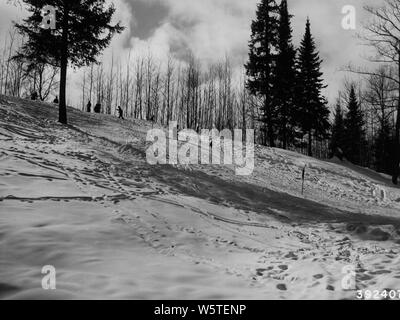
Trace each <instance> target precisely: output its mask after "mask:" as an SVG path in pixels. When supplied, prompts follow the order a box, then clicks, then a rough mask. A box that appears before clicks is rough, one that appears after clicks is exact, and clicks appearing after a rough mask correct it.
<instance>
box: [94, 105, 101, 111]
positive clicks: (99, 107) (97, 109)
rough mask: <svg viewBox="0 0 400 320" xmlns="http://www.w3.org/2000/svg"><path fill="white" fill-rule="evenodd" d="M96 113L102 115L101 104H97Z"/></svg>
mask: <svg viewBox="0 0 400 320" xmlns="http://www.w3.org/2000/svg"><path fill="white" fill-rule="evenodd" d="M94 112H95V113H100V112H101V104H100V103H97V104H96V106H95V107H94Z"/></svg>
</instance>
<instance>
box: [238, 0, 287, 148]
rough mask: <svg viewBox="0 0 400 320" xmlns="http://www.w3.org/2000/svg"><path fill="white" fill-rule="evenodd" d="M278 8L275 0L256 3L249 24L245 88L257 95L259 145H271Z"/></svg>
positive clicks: (273, 134) (273, 123)
mask: <svg viewBox="0 0 400 320" xmlns="http://www.w3.org/2000/svg"><path fill="white" fill-rule="evenodd" d="M278 11H279V7H278V5H277V4H276V2H275V0H261V3H259V4H258V5H257V12H256V20H254V21H253V22H252V25H251V39H250V42H249V49H250V52H249V61H248V63H247V64H246V65H245V67H246V73H247V88H248V89H249V91H250V93H251V94H252V95H254V96H257V97H259V98H261V100H262V107H261V119H260V120H261V122H262V123H263V128H262V131H263V132H262V136H263V144H264V145H267V140H268V142H269V145H270V146H271V147H274V146H275V107H274V101H273V83H274V66H275V64H276V47H277V45H278V39H277V32H278V16H277V14H278Z"/></svg>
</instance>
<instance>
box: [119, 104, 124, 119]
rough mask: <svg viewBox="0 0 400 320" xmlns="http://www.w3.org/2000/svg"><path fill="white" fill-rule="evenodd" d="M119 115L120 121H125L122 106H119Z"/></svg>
mask: <svg viewBox="0 0 400 320" xmlns="http://www.w3.org/2000/svg"><path fill="white" fill-rule="evenodd" d="M118 114H119V116H118V119H122V120H125V119H124V110H122V108H121V106H118Z"/></svg>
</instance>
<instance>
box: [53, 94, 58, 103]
mask: <svg viewBox="0 0 400 320" xmlns="http://www.w3.org/2000/svg"><path fill="white" fill-rule="evenodd" d="M53 103H54V104H58V103H59V101H58V96H56V98H55V99H54V101H53Z"/></svg>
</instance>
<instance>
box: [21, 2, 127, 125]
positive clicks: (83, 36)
mask: <svg viewBox="0 0 400 320" xmlns="http://www.w3.org/2000/svg"><path fill="white" fill-rule="evenodd" d="M22 1H23V2H24V3H25V4H26V5H27V9H28V11H29V12H30V16H29V17H28V18H26V19H25V20H24V21H23V23H22V24H16V28H17V29H18V30H19V32H20V33H21V34H22V35H23V36H25V37H26V42H25V43H24V45H23V46H22V48H21V50H20V52H19V53H18V56H19V57H20V58H24V59H26V60H28V61H32V62H33V63H36V62H40V63H45V64H49V65H53V66H56V67H59V68H60V93H59V98H60V99H59V121H60V122H61V123H63V124H67V108H66V85H67V70H68V67H69V66H73V67H83V66H87V65H90V64H92V63H96V62H97V60H96V58H97V56H98V55H99V54H100V53H101V52H102V51H103V50H104V49H105V48H106V47H107V46H108V45H109V44H110V42H111V39H112V37H113V35H114V34H116V33H120V32H122V30H123V27H122V26H121V25H120V23H117V24H111V20H112V17H113V15H114V13H115V7H114V5H111V6H108V5H107V4H106V2H107V1H106V0H22ZM46 6H52V7H54V8H55V9H56V24H55V29H54V30H52V29H44V28H42V26H41V25H42V21H43V17H42V10H43V8H45V7H46Z"/></svg>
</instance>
